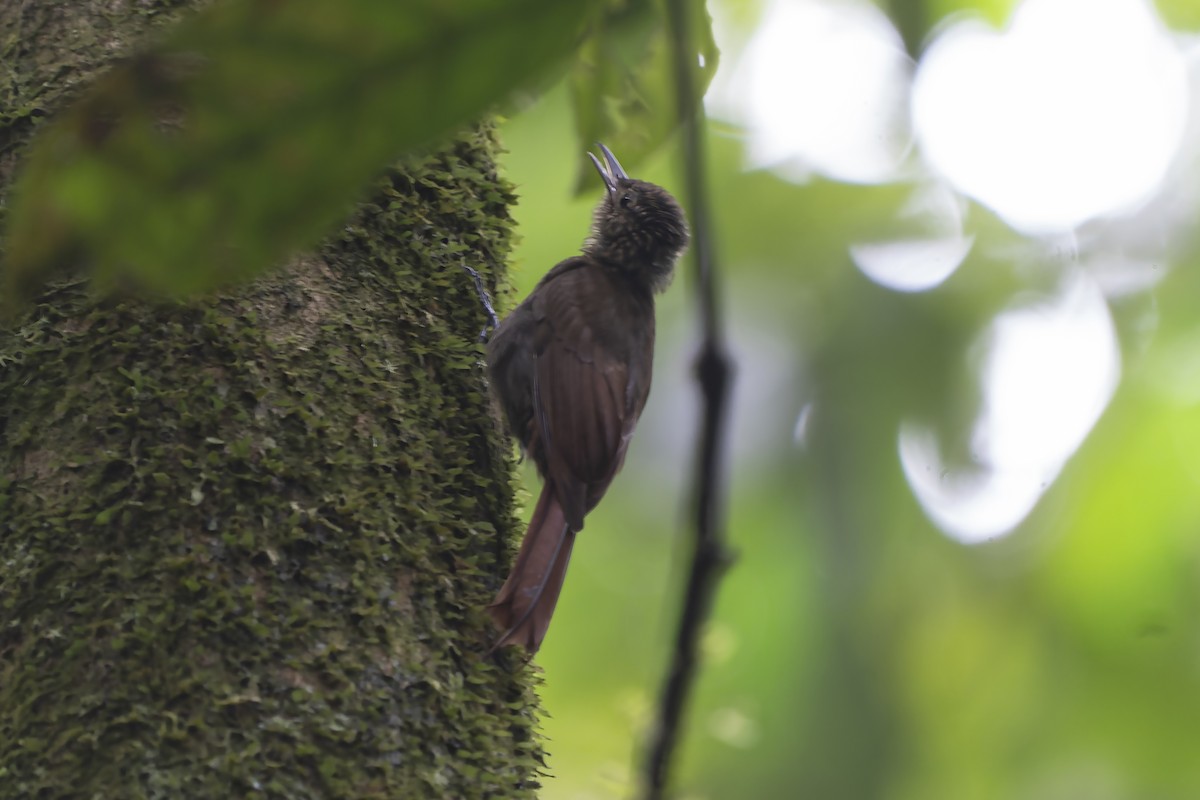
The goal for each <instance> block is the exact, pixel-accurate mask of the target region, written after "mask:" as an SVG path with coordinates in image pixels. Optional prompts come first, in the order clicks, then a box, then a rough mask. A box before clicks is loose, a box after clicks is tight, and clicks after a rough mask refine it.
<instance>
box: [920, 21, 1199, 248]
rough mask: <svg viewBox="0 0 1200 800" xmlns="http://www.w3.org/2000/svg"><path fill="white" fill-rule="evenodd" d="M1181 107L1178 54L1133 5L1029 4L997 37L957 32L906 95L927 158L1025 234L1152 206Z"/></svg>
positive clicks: (1178, 129) (932, 55) (1180, 123)
mask: <svg viewBox="0 0 1200 800" xmlns="http://www.w3.org/2000/svg"><path fill="white" fill-rule="evenodd" d="M1187 109H1188V97H1187V70H1186V62H1185V59H1184V56H1183V54H1182V53H1181V51H1180V49H1179V47H1178V46H1177V45H1176V44H1175V43H1174V42H1173V41H1172V39H1171V38H1170V37H1169V36H1168V35H1167V32H1166V30H1165V29H1164V28H1163V26H1162V24H1161V22H1160V21H1159V20H1158V18H1157V16H1156V15H1155V12H1154V9H1153V7H1152V6H1151V5H1150V4H1149V3H1147V2H1144V1H1143V0H1027V2H1025V3H1023V4H1022V5H1021V6H1020V7H1019V8H1018V9H1017V11H1016V13H1015V14H1014V15H1013V19H1012V23H1011V25H1010V26H1009V28H1008V30H1007V31H1005V32H1004V33H998V32H997V31H995V30H993V29H992V28H990V27H988V26H987V25H985V24H983V23H982V22H979V21H977V20H966V21H963V22H959V23H956V24H954V25H952V26H951V27H949V28H948V29H947V30H946V31H945V32H943V33H942V34H941V35H940V36H939V37H938V38H937V39H936V40H935V41H934V43H933V44H932V45H931V46H930V47H929V49H928V51H927V52H926V54H925V55H924V57H923V58H922V59H921V64H920V68H919V69H918V71H917V75H916V79H915V82H914V86H913V119H914V126H915V130H916V133H917V136H918V138H919V141H920V145H921V151H922V153H923V154H924V156H925V158H926V159H928V161H929V162H930V164H931V165H932V166H933V167H934V168H935V169H936V170H938V171H939V172H941V173H942V174H944V175H945V176H946V177H947V179H949V180H950V181H951V182H952V183H954V184H955V185H957V186H958V187H959V188H960V189H961V190H962V191H963V192H965V193H966V194H969V195H971V196H973V197H975V198H976V199H978V200H979V201H980V202H982V203H984V204H986V205H988V206H990V207H992V208H993V209H994V210H995V211H996V212H997V213H998V214H1000V216H1002V217H1003V218H1004V219H1005V220H1006V221H1007V222H1008V223H1009V224H1010V225H1012V226H1013V227H1015V228H1017V229H1019V230H1021V231H1024V232H1027V233H1046V232H1053V231H1060V230H1065V229H1069V228H1072V227H1074V226H1077V225H1079V224H1081V223H1083V222H1085V221H1087V220H1089V219H1092V218H1094V217H1097V216H1100V215H1104V214H1111V213H1115V212H1119V211H1122V210H1125V209H1128V208H1129V207H1131V206H1133V205H1136V204H1137V203H1139V202H1141V201H1144V200H1146V199H1147V198H1149V197H1150V196H1151V195H1152V194H1153V192H1154V191H1155V189H1156V188H1157V187H1158V186H1159V184H1160V182H1161V181H1162V178H1163V176H1164V175H1165V173H1166V171H1167V167H1168V166H1169V165H1170V163H1171V160H1172V158H1173V157H1174V154H1175V152H1176V150H1177V149H1178V147H1179V145H1180V142H1181V140H1182V136H1183V132H1184V126H1185V123H1186V120H1187Z"/></svg>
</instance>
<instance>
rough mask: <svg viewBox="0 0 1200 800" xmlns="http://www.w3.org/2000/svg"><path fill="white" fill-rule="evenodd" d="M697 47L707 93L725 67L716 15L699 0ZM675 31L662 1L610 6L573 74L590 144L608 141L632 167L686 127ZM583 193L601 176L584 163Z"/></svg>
mask: <svg viewBox="0 0 1200 800" xmlns="http://www.w3.org/2000/svg"><path fill="white" fill-rule="evenodd" d="M689 8H690V12H691V14H692V20H691V25H690V26H689V30H690V31H691V34H692V41H690V42H688V47H689V49H690V50H691V51H692V52H693V53H694V54H695V58H694V62H693V63H694V64H695V70H696V74H695V79H694V80H693V87H694V88H695V91H696V94H697V97H703V96H704V92H705V91H706V90H707V89H708V84H709V82H710V81H711V80H712V76H713V75H714V74H715V73H716V71H717V60H718V56H719V54H718V51H717V45H716V42H715V41H714V40H713V33H712V20H711V19H710V18H709V16H708V12H707V10H706V9H705V6H704V2H703V0H692V2H691V3H690V6H689ZM671 37H672V32H671V30H670V28H669V27H668V25H667V17H666V9H665V8H664V6H663V3H662V2H643V3H632V4H631V3H625V2H619V0H617V1H615V2H611V3H609V6H608V8H607V10H606V13H604V14H602V15H600V16H599V17H598V19H597V21H596V22H595V24H594V27H593V29H592V31H591V35H590V36H589V37H588V39H587V41H586V42H584V45H583V48H582V50H581V52H580V57H579V60H578V62H577V63H576V65H575V68H574V70H573V71H572V73H571V104H572V106H573V108H574V112H575V128H576V130H577V131H578V133H579V139H580V141H581V142H582V143H584V145H585V146H586V145H588V144H590V143H591V142H596V141H602V142H604V143H605V144H606V145H608V146H609V147H610V148H611V149H612V150H613V152H614V153H616V154H617V157H618V158H620V159H621V161H622V164H623V165H624V166H625V167H626V168H627V169H628V168H630V167H631V166H632V165H635V164H638V163H639V162H641V161H642V160H643V159H644V158H645V157H646V156H647V155H648V154H650V153H651V152H653V151H654V150H655V149H656V148H657V147H658V146H659V145H661V144H662V143H663V142H664V141H665V140H666V139H667V137H669V136H670V135H671V134H672V133H673V132H674V131H675V128H676V127H677V126H678V125H679V102H678V98H677V96H676V94H675V81H674V79H673V75H674V72H673V70H672V68H671ZM579 164H580V166H579V177H578V180H577V182H576V184H575V191H576V192H577V193H582V192H583V190H584V188H585V187H587V186H590V185H593V183H592V182H593V181H595V180H597V177H596V174H595V172H594V170H593V169H592V166H591V164H590V163H588V162H587V161H584V160H582V159H581V160H580V162H579Z"/></svg>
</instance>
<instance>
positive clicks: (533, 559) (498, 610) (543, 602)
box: [488, 481, 575, 655]
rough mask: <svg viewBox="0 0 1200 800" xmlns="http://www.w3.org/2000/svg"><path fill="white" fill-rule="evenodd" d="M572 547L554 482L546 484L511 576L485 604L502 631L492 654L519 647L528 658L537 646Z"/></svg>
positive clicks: (552, 606)
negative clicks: (493, 597)
mask: <svg viewBox="0 0 1200 800" xmlns="http://www.w3.org/2000/svg"><path fill="white" fill-rule="evenodd" d="M574 544H575V533H574V532H573V531H571V530H569V529H568V526H567V520H566V517H565V516H564V514H563V510H562V506H561V505H559V502H558V497H557V496H556V495H555V492H554V484H553V483H551V482H549V481H547V482H546V483H545V484H544V485H543V486H542V494H541V496H540V497H538V501H537V506H536V507H535V508H534V510H533V519H531V520H530V521H529V529H528V530H527V531H525V539H524V541H522V542H521V551H520V552H519V553H517V560H516V562H515V563H514V564H513V568H512V572H510V573H509V574H508V580H506V581H505V582H504V585H503V586H501V587H500V593H499V594H497V595H496V599H495V600H494V601H492V604H491V605H490V606H488V612H489V613H491V615H492V619H493V620H494V621H495V622H496V627H498V628H500V630H501V631H503V632H502V633H501V634H500V638H499V639H497V640H496V643H495V644H494V645H492V650H493V651H494V650H497V649H499V648H501V647H503V646H505V645H507V644H519V645H523V646H524V647H525V649H526V650H528V651H529V653H530V655H532V654H533V653H536V652H537V650H538V648H539V647H541V646H542V639H544V638H545V637H546V629H547V628H549V627H550V617H551V616H553V615H554V605H555V603H557V602H558V593H559V592H560V591H561V590H562V585H563V578H564V577H565V576H566V574H567V562H568V561H570V560H571V547H572V545H574Z"/></svg>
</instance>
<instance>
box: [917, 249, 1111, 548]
mask: <svg viewBox="0 0 1200 800" xmlns="http://www.w3.org/2000/svg"><path fill="white" fill-rule="evenodd" d="M981 344H982V347H983V349H984V357H983V369H982V377H981V380H982V389H983V410H982V413H981V414H980V416H979V418H978V420H977V421H976V424H975V429H974V432H973V436H972V440H971V455H972V459H973V461H974V462H975V463H974V464H972V465H970V466H969V467H962V466H947V465H946V464H944V462H943V459H942V457H941V455H940V450H939V447H938V441H937V438H936V436H934V435H933V433H932V432H931V431H929V430H927V429H924V428H922V427H919V426H916V425H904V426H902V427H901V430H900V436H899V451H900V462H901V464H902V466H903V468H904V474H905V476H906V477H907V479H908V482H909V485H910V486H911V487H912V489H913V492H914V494H916V496H917V499H918V500H919V501H920V503H921V506H922V507H923V508H924V509H925V512H926V513H927V514H928V515H929V517H930V518H931V519H932V520H934V521H935V522H936V523H937V524H938V525H939V526H940V527H941V528H942V529H943V530H944V531H946V532H947V533H948V534H950V535H951V536H953V537H955V538H956V539H959V540H960V541H963V542H967V543H975V542H980V541H985V540H987V539H991V538H993V537H996V536H999V535H1001V534H1003V533H1006V532H1008V531H1009V530H1011V529H1012V528H1013V527H1015V526H1016V525H1017V524H1019V523H1020V522H1021V520H1023V519H1024V518H1025V516H1026V515H1027V514H1028V513H1029V512H1030V511H1031V510H1032V509H1033V507H1034V505H1035V504H1036V503H1037V501H1038V499H1039V498H1040V497H1041V495H1042V493H1043V492H1044V491H1045V490H1046V488H1048V487H1049V485H1050V484H1051V483H1052V482H1053V481H1054V479H1055V478H1056V477H1057V476H1058V473H1059V471H1060V470H1061V469H1062V467H1063V464H1065V463H1066V461H1067V459H1068V458H1070V457H1071V455H1072V454H1074V452H1075V451H1076V450H1077V449H1078V448H1079V446H1080V445H1081V444H1082V443H1083V440H1084V438H1085V437H1086V436H1087V434H1088V432H1089V431H1091V429H1092V426H1094V425H1095V424H1096V421H1097V420H1098V419H1099V418H1100V415H1101V413H1102V412H1103V411H1104V408H1105V407H1106V406H1107V405H1108V401H1109V399H1110V398H1111V397H1112V393H1113V391H1114V390H1115V388H1116V385H1117V380H1118V378H1119V376H1120V356H1119V350H1118V347H1117V338H1116V332H1115V331H1114V329H1113V324H1112V318H1111V316H1110V314H1109V311H1108V305H1107V303H1106V302H1105V300H1104V296H1103V295H1102V294H1101V293H1100V290H1099V289H1098V288H1097V287H1096V285H1095V284H1094V283H1093V282H1092V281H1091V279H1090V278H1089V277H1087V276H1086V274H1085V273H1083V272H1077V273H1075V274H1074V275H1072V276H1071V277H1070V278H1069V279H1068V280H1067V281H1066V283H1065V285H1064V286H1063V287H1062V289H1061V291H1060V293H1059V294H1058V295H1057V296H1056V297H1055V298H1053V299H1052V300H1051V301H1049V302H1039V303H1035V304H1027V305H1019V306H1017V307H1014V308H1011V309H1009V310H1007V311H1004V312H1003V313H1001V314H1000V315H999V316H997V317H996V319H995V320H994V321H993V322H992V324H991V327H990V329H989V330H988V331H987V333H986V334H985V335H984V337H983V341H982V343H981Z"/></svg>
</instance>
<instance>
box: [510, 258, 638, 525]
mask: <svg viewBox="0 0 1200 800" xmlns="http://www.w3.org/2000/svg"><path fill="white" fill-rule="evenodd" d="M615 279H616V278H614V276H613V275H612V274H611V273H609V272H608V271H607V270H606V269H604V268H603V267H598V266H594V265H585V266H583V267H582V268H576V269H571V270H567V271H563V272H561V273H559V274H558V275H555V276H553V277H551V276H548V279H547V280H546V281H545V282H544V284H543V286H542V287H541V289H542V294H543V296H542V298H541V302H540V303H539V308H537V309H535V312H536V313H535V316H536V317H537V320H538V335H537V337H536V340H537V345H536V354H537V355H536V360H535V368H534V424H536V425H537V426H538V429H539V430H538V431H537V433H538V434H539V435H538V437H537V438H538V439H539V440H540V441H539V444H540V445H541V448H540V449H541V450H542V452H541V453H540V454H538V455H540V456H541V459H540V461H539V463H540V464H541V465H542V466H543V469H544V470H546V472H547V473H548V474H547V477H548V478H550V479H552V480H553V481H554V484H555V486H556V487H557V488H558V493H559V497H560V499H561V501H562V505H563V510H564V512H565V516H566V519H567V522H568V524H569V525H570V527H571V529H572V530H578V529H579V528H581V527H583V517H584V515H585V514H586V513H587V512H588V511H590V510H591V509H592V507H593V506H595V505H596V503H597V502H599V500H600V498H601V497H602V496H603V494H604V491H605V490H606V489H607V488H608V485H609V483H611V481H612V479H613V476H614V475H616V473H617V470H619V469H620V467H621V463H622V462H623V461H624V457H625V448H626V447H627V445H628V442H629V438H630V436H631V435H632V434H633V429H634V427H635V426H636V424H637V419H638V416H639V415H640V414H641V411H642V407H643V406H644V405H645V402H646V395H647V394H648V392H649V385H650V359H651V355H652V352H653V327H652V325H653V322H652V320H653V306H652V305H650V304H649V302H650V301H649V300H648V297H647V298H642V297H640V296H637V295H632V294H630V292H629V291H628V289H627V288H626V287H617V288H618V289H619V291H613V288H614V287H612V286H611V285H609V286H603V285H599V284H602V283H609V284H611V283H612V282H613V281H614V280H615ZM597 298H610V299H609V301H608V302H602V303H597V302H595V301H596V299H597ZM585 301H586V302H585ZM647 315H648V316H649V318H650V320H651V323H650V331H651V332H650V338H649V339H645V338H643V339H641V340H630V338H629V337H627V336H625V337H621V336H616V337H614V336H608V337H607V338H604V332H605V331H614V330H615V331H628V330H640V329H644V328H645V327H646V325H645V323H644V322H642V323H641V324H639V322H640V320H642V319H643V318H644V317H645V316H647Z"/></svg>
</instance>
